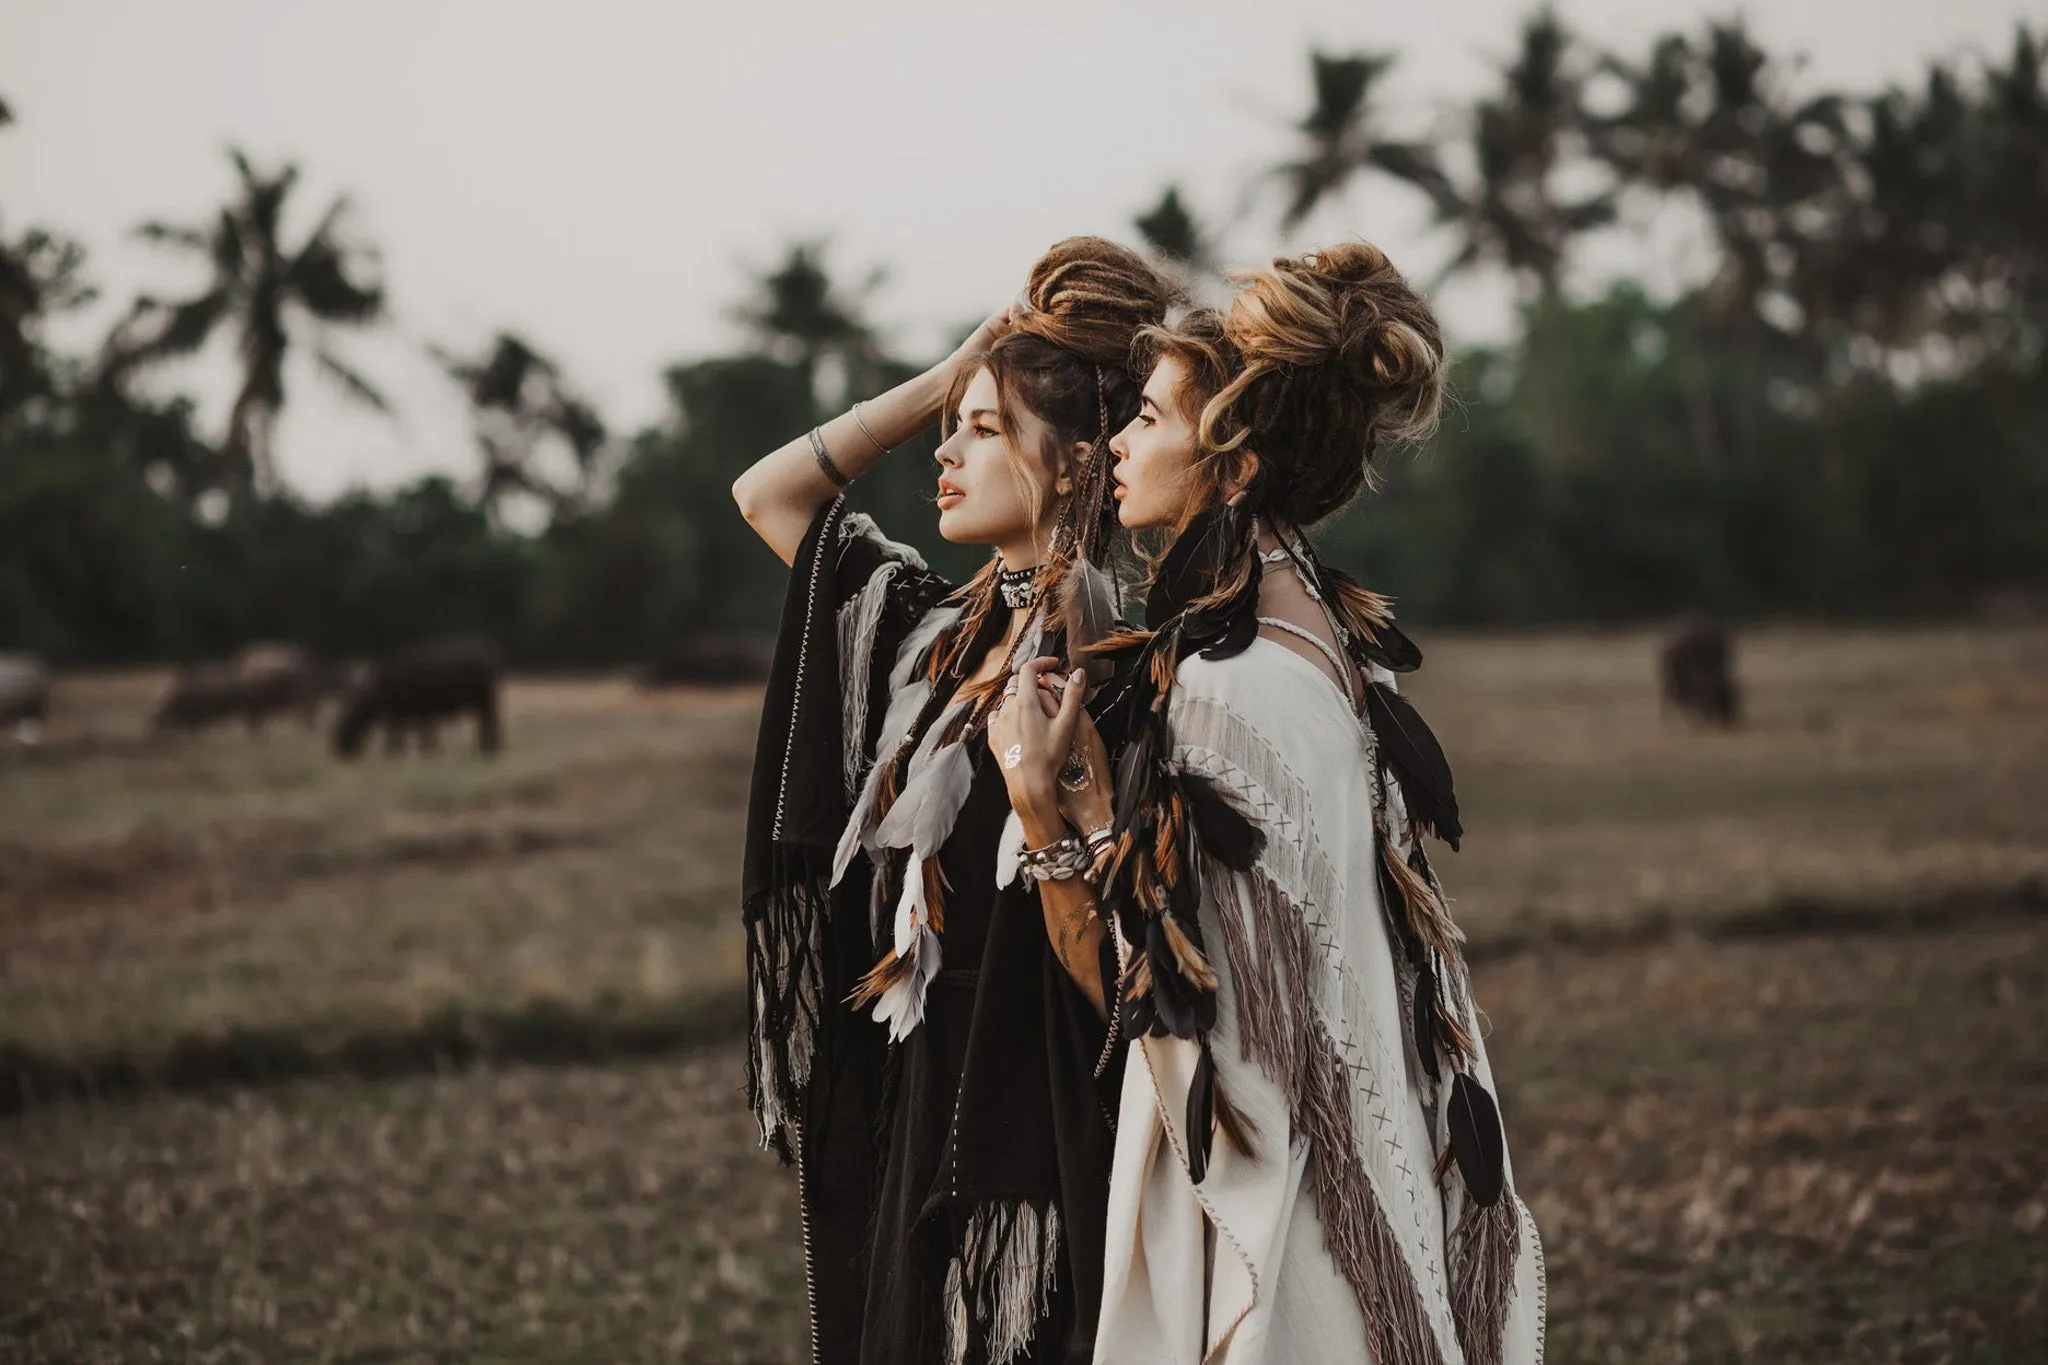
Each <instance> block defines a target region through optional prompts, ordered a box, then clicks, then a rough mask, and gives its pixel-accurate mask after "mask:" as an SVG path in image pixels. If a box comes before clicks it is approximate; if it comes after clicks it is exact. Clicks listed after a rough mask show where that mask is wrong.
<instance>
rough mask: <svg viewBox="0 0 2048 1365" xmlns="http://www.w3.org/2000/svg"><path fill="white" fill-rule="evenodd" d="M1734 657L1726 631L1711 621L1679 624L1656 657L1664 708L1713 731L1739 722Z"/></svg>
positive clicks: (1698, 619)
mask: <svg viewBox="0 0 2048 1365" xmlns="http://www.w3.org/2000/svg"><path fill="white" fill-rule="evenodd" d="M1734 653H1735V651H1734V646H1733V645H1732V643H1731V642H1730V640H1729V637H1728V629H1727V627H1726V626H1724V625H1722V624H1721V623H1720V622H1719V621H1717V620H1715V619H1714V618H1713V617H1711V616H1703V615H1695V616H1688V617H1685V618H1684V619H1683V620H1681V621H1680V622H1679V623H1678V626H1677V628H1676V629H1675V630H1673V631H1672V633H1671V635H1670V636H1669V637H1668V638H1667V639H1666V640H1665V641H1664V647H1663V649H1662V651H1660V654H1659V657H1658V671H1659V674H1660V675H1661V677H1662V680H1663V685H1664V706H1665V708H1666V709H1667V710H1676V711H1678V712H1679V713H1681V714H1683V715H1688V716H1694V717H1697V718H1698V719H1700V720H1704V721H1707V722H1709V723H1711V724H1714V725H1720V726H1732V725H1734V724H1736V723H1737V722H1738V721H1739V720H1741V718H1742V693H1741V690H1740V689H1739V688H1738V687H1737V686H1736V682H1735V663H1734Z"/></svg>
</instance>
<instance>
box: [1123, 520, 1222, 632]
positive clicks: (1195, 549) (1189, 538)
mask: <svg viewBox="0 0 2048 1365" xmlns="http://www.w3.org/2000/svg"><path fill="white" fill-rule="evenodd" d="M1243 538H1244V527H1243V525H1242V524H1241V522H1240V520H1239V517H1238V512H1237V509H1236V508H1234V507H1230V506H1223V505H1219V506H1216V507H1211V508H1207V509H1206V510H1204V511H1202V512H1199V513H1197V514H1196V515H1195V517H1194V519H1193V520H1192V521H1190V522H1189V523H1188V525H1187V529H1185V530H1184V531H1182V532H1181V533H1180V535H1179V536H1177V537H1176V538H1175V539H1174V542H1173V544H1172V546H1171V547H1169V548H1168V550H1167V551H1166V556H1165V558H1163V559H1161V560H1160V561H1159V568H1158V570H1157V572H1155V573H1154V574H1153V575H1152V587H1151V589H1150V590H1149V591H1147V592H1146V594H1145V624H1146V625H1147V626H1149V627H1150V628H1151V629H1153V630H1158V629H1159V628H1160V627H1162V626H1164V625H1165V624H1166V623H1167V622H1168V621H1169V620H1171V619H1173V618H1174V617H1176V616H1178V615H1180V614H1181V613H1182V612H1184V611H1186V610H1187V608H1188V604H1189V603H1190V602H1192V601H1194V600H1195V599H1196V598H1198V597H1206V596H1208V595H1209V594H1210V593H1211V592H1213V591H1215V587H1216V573H1217V570H1218V569H1220V568H1221V567H1222V566H1223V564H1224V563H1226V562H1227V561H1228V559H1229V557H1230V551H1231V549H1232V548H1233V547H1234V546H1235V545H1237V544H1238V543H1239V542H1240V541H1241V540H1242V539H1243Z"/></svg>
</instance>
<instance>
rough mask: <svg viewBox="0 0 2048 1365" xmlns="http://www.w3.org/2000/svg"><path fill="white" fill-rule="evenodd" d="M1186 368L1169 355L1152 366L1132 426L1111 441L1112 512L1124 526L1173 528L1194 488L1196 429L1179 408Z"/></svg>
mask: <svg viewBox="0 0 2048 1365" xmlns="http://www.w3.org/2000/svg"><path fill="white" fill-rule="evenodd" d="M1186 381H1187V372H1186V370H1185V369H1184V368H1183V367H1182V366H1181V363H1180V362H1179V361H1178V360H1175V359H1173V358H1172V357H1171V356H1168V357H1166V358H1164V359H1162V360H1161V361H1160V362H1159V363H1158V364H1157V365H1155V366H1153V367H1152V374H1151V376H1150V377H1149V378H1148V379H1146V381H1145V390H1144V396H1143V400H1142V402H1141V403H1140V405H1139V408H1138V415H1137V416H1136V417H1133V418H1132V419H1131V424H1130V425H1129V426H1127V427H1125V428H1124V429H1123V430H1122V431H1120V432H1118V433H1117V434H1116V436H1115V437H1114V438H1113V439H1112V440H1111V441H1110V443H1109V449H1110V453H1111V454H1113V455H1115V456H1116V514H1117V520H1119V521H1121V522H1122V523H1123V525H1124V527H1125V529H1126V530H1131V531H1149V530H1154V529H1157V528H1161V527H1170V526H1176V525H1178V524H1179V523H1180V519H1181V515H1182V514H1183V513H1184V512H1185V511H1186V510H1187V503H1188V498H1189V496H1190V494H1191V493H1192V491H1193V489H1194V477H1193V476H1194V469H1195V428H1194V424H1193V423H1192V422H1191V421H1189V420H1188V417H1187V415H1186V414H1185V413H1184V412H1182V410H1181V408H1182V404H1181V401H1180V399H1181V386H1182V385H1183V384H1184V383H1186Z"/></svg>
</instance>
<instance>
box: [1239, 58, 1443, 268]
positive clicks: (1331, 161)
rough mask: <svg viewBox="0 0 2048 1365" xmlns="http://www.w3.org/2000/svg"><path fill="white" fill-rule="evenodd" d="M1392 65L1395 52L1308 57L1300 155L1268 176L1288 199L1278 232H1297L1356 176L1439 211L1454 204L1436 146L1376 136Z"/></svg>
mask: <svg viewBox="0 0 2048 1365" xmlns="http://www.w3.org/2000/svg"><path fill="white" fill-rule="evenodd" d="M1394 62H1395V58H1394V56H1393V54H1392V53H1385V52H1358V53H1352V54H1350V55H1348V56H1340V57H1333V56H1330V55H1329V54H1327V53H1323V52H1311V53H1310V54H1309V74H1310V77H1311V80H1312V83H1313V87H1314V92H1313V96H1312V98H1311V102H1310V105H1309V111H1308V113H1307V114H1305V115H1304V116H1303V117H1302V119H1301V121H1300V122H1299V123H1298V124H1296V125H1295V131H1296V132H1297V133H1298V134H1299V137H1300V144H1299V150H1298V154H1297V155H1296V156H1295V157H1294V158H1293V159H1292V160H1289V161H1285V162H1282V163H1281V164H1280V165H1279V166H1277V167H1275V168H1274V169H1273V171H1272V172H1271V173H1270V174H1271V175H1272V176H1273V177H1275V178H1277V179H1278V180H1279V181H1280V183H1281V185H1282V187H1283V188H1284V189H1285V191H1286V195H1287V206H1286V208H1285V209H1284V210H1283V211H1282V212H1281V216H1280V223H1281V227H1282V228H1283V229H1284V230H1286V231H1289V232H1292V231H1293V230H1294V229H1295V228H1297V227H1299V226H1301V224H1302V223H1303V222H1304V221H1306V220H1307V218H1308V216H1309V215H1310V214H1312V213H1314V212H1315V211H1316V209H1317V208H1318V207H1320V206H1321V205H1322V204H1324V203H1326V202H1328V201H1329V200H1331V199H1333V198H1335V197H1337V196H1338V195H1340V194H1342V193H1343V192H1344V191H1345V190H1346V189H1348V188H1349V187H1350V185H1351V182H1352V178H1353V177H1354V176H1359V175H1366V174H1374V175H1380V176H1384V177H1386V178H1388V179H1391V180H1395V181H1398V182H1399V183H1401V184H1403V185H1406V186H1408V187H1409V188H1411V189H1415V190H1419V191H1420V192H1421V193H1422V194H1424V195H1425V196H1427V197H1428V199H1429V200H1430V202H1431V203H1432V204H1436V205H1439V206H1442V205H1445V204H1447V203H1450V202H1453V201H1454V199H1455V196H1454V195H1453V193H1452V191H1451V188H1450V185H1449V183H1448V182H1447V181H1446V180H1445V178H1444V174H1443V171H1442V169H1441V168H1440V167H1439V166H1438V164H1437V158H1436V152H1435V150H1434V148H1432V147H1431V146H1430V145H1429V144H1428V143H1426V142H1417V141H1407V140H1403V139H1399V138H1394V137H1389V136H1386V135H1385V134H1384V133H1383V132H1382V130H1381V126H1380V124H1381V115H1380V110H1379V107H1378V95H1379V91H1380V87H1381V86H1382V85H1383V84H1384V82H1385V80H1386V78H1387V75H1388V73H1389V72H1390V71H1392V70H1393V67H1394Z"/></svg>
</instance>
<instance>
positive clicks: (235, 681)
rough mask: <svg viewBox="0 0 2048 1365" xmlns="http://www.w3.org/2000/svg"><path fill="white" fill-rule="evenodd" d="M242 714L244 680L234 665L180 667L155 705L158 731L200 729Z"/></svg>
mask: <svg viewBox="0 0 2048 1365" xmlns="http://www.w3.org/2000/svg"><path fill="white" fill-rule="evenodd" d="M241 714H242V679H241V676H240V675H239V674H238V673H236V672H235V666H234V665H233V664H189V665H187V666H186V667H184V668H181V669H179V670H178V676H177V677H176V678H175V679H174V680H173V681H172V683H171V690H170V691H169V692H167V693H165V694H164V699H163V701H162V702H161V703H159V704H158V706H157V708H156V728H157V729H158V730H160V731H161V730H185V731H192V730H201V729H204V728H205V727H207V726H209V725H211V724H213V723H214V722H215V721H218V720H225V719H226V718H228V717H229V716H239V715H241Z"/></svg>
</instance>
